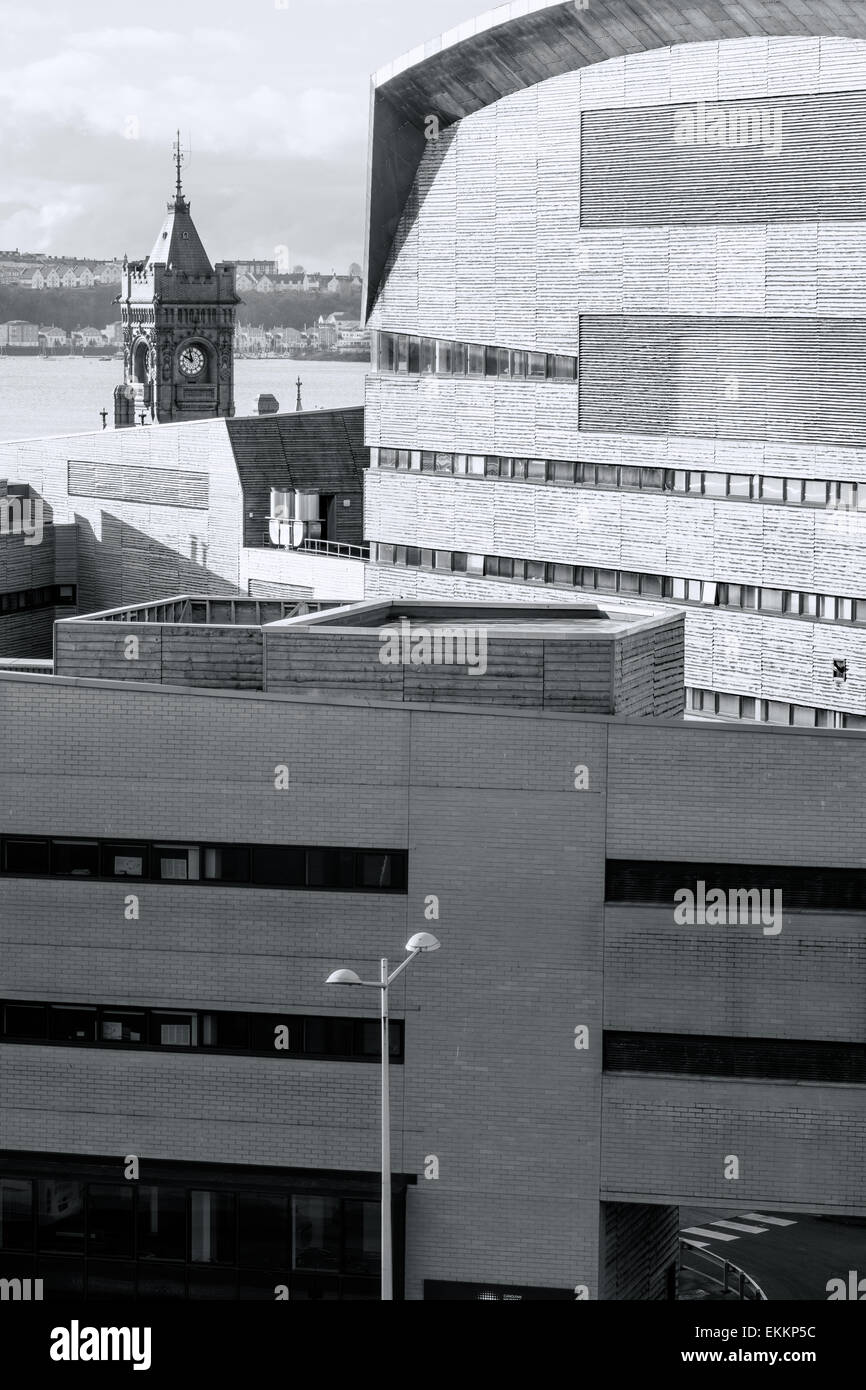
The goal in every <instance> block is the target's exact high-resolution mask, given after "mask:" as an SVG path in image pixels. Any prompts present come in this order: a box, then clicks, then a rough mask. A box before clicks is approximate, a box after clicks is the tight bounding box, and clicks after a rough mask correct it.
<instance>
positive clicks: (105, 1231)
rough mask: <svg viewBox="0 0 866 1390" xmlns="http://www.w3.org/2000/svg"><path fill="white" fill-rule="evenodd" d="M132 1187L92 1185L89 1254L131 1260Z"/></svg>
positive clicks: (89, 1198) (88, 1230)
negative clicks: (114, 1256)
mask: <svg viewBox="0 0 866 1390" xmlns="http://www.w3.org/2000/svg"><path fill="white" fill-rule="evenodd" d="M132 1227H133V1219H132V1187H131V1186H130V1185H129V1184H127V1185H126V1186H124V1187H121V1186H120V1184H117V1183H115V1184H112V1185H111V1186H107V1185H106V1186H102V1185H97V1184H96V1183H91V1185H90V1186H89V1188H88V1189H87V1253H88V1255H116V1256H118V1257H127V1258H131V1257H132V1255H133V1253H134V1247H133V1230H132Z"/></svg>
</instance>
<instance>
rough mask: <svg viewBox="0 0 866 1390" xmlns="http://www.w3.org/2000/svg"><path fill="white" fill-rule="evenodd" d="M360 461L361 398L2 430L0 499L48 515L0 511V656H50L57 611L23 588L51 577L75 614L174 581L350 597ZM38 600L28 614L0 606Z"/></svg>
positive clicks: (153, 595) (192, 587)
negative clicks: (18, 526)
mask: <svg viewBox="0 0 866 1390" xmlns="http://www.w3.org/2000/svg"><path fill="white" fill-rule="evenodd" d="M367 460H368V451H367V450H366V448H365V447H364V442H363V410H362V409H361V408H355V409H347V410H316V411H304V412H299V413H297V414H289V413H284V414H278V415H270V416H244V417H237V418H235V419H232V420H202V421H198V422H195V423H191V424H175V425H161V426H159V428H146V429H141V428H137V429H125V430H105V431H98V432H96V433H92V434H91V433H88V434H75V435H57V436H53V437H51V438H46V439H26V440H14V441H11V442H9V443H0V480H2V479H8V480H9V482H8V484H5V483H2V482H0V502H2V489H3V488H4V487H8V489H9V490H11V491H13V492H15V493H16V494H20V495H21V497H22V499H26V498H27V497H29V498H30V499H31V502H32V505H33V506H34V507H35V506H36V504H37V503H38V504H39V506H40V508H41V509H42V514H43V516H44V523H45V524H44V535H43V539H42V540H41V541H40V542H38V543H36V542H34V541H30V540H28V539H27V538H26V537H24V536H23V535H21V534H13V533H12V532H11V531H9V533H8V534H7V533H6V532H4V529H3V523H2V511H0V657H18V656H35V657H50V656H51V625H52V623H53V620H54V617H55V616H59V615H55V614H54V613H53V611H51V610H52V607H53V600H52V603H51V604H49V603H48V602H47V600H45V597H44V595H42V596H40V595H35V596H34V595H33V594H32V593H30V592H29V591H32V590H34V589H40V590H41V589H42V588H44V587H45V586H48V587H51V586H53V585H54V584H62V585H63V586H64V589H66V588H68V586H69V585H72V586H74V588H75V593H74V594H72V595H69V594H68V593H65V594H64V596H63V597H62V598H61V599H60V602H62V603H63V604H69V603H74V604H77V607H78V609H79V611H81V612H92V611H95V610H97V609H103V608H108V607H117V606H118V605H120V604H124V603H126V604H129V603H137V602H142V601H144V600H145V599H150V600H156V599H160V598H169V597H170V596H171V595H173V594H176V593H178V592H182V591H190V592H194V593H202V594H208V593H217V594H225V593H234V594H239V595H251V596H252V597H254V598H255V597H258V598H266V597H275V598H283V599H286V600H289V599H293V598H294V599H301V598H310V599H313V598H315V599H316V600H320V601H336V600H345V599H347V598H353V597H362V596H363V592H364V563H363V557H364V556H365V555H366V553H367V552H366V549H365V548H364V547H363V545H362V541H363V491H362V489H363V472H364V469H365V468H366V465H367ZM301 513H303V518H306V520H304V519H303V518H302V517H301ZM61 537H62V540H61V539H60V538H61ZM58 545H59V546H60V550H59V551H57V546H58ZM55 553H57V555H58V558H57V559H56V560H55ZM25 591H27V593H25ZM7 594H8V595H9V596H10V597H8V598H7ZM13 594H14V595H18V594H22V595H24V596H23V597H22V598H20V599H17V598H12V597H11V595H13ZM37 600H38V601H37ZM4 603H5V604H7V607H4ZM13 604H17V605H18V606H17V607H15V608H14V609H13V608H11V607H10V606H9V605H13ZM34 607H38V608H39V609H40V616H39V617H38V618H37V619H36V621H35V624H34V621H33V619H30V618H28V619H27V620H25V621H24V622H23V624H22V623H21V622H20V621H19V620H18V619H16V618H15V617H14V616H12V615H13V613H17V612H19V611H21V612H23V611H25V610H27V611H32V610H33V609H34ZM7 613H8V616H7ZM43 614H44V617H43V616H42V615H43Z"/></svg>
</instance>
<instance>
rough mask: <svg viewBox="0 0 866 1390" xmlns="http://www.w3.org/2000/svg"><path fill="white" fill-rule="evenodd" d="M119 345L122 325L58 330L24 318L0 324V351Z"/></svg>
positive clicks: (55, 327) (59, 349) (47, 350)
mask: <svg viewBox="0 0 866 1390" xmlns="http://www.w3.org/2000/svg"><path fill="white" fill-rule="evenodd" d="M122 342H123V337H122V326H121V324H119V323H110V324H108V325H107V326H106V327H105V328H90V327H84V328H73V329H66V328H59V327H58V326H57V325H56V324H47V325H43V324H36V323H28V322H27V320H26V319H9V320H8V322H6V323H0V349H2V348H7V347H11V348H30V349H33V348H36V349H39V348H42V349H43V350H44V351H46V352H58V351H67V350H68V349H70V348H75V349H79V348H95V347H101V348H116V347H120V346H121V345H122Z"/></svg>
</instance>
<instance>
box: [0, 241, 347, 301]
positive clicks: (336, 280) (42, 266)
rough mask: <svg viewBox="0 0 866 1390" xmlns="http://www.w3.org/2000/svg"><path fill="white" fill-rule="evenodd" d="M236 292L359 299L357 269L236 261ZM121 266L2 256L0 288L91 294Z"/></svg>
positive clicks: (116, 276)
mask: <svg viewBox="0 0 866 1390" xmlns="http://www.w3.org/2000/svg"><path fill="white" fill-rule="evenodd" d="M233 264H234V265H235V266H236V268H237V279H236V283H237V288H238V290H239V291H240V293H241V294H243V292H244V291H246V292H247V293H250V292H255V293H256V294H286V293H288V294H332V295H339V296H340V297H341V298H343V299H351V298H353V296H356V295H359V294H360V293H361V288H362V284H363V281H362V277H361V269H360V266H358V265H357V264H352V265H351V266H350V267H349V273H348V275H337V274H335V273H334V271H332V272H331V274H330V275H321V274H319V272H318V271H316V272H314V273H310V272H308V271H306V270H304V268H303V266H295V267H294V269H293V270H292V271H291V272H285V271H283V270H282V269H281V267H280V262H279V261H276V260H273V261H269V260H260V261H235V262H233ZM122 265H123V262H122V261H117V260H114V261H92V260H78V259H76V258H74V257H72V258H65V259H64V258H63V257H57V256H43V255H41V254H34V255H31V256H28V255H23V256H22V255H21V254H20V253H19V252H17V251H0V285H16V286H18V287H20V288H21V289H29V290H75V289H92V288H93V286H94V285H119V284H120V279H121V270H122Z"/></svg>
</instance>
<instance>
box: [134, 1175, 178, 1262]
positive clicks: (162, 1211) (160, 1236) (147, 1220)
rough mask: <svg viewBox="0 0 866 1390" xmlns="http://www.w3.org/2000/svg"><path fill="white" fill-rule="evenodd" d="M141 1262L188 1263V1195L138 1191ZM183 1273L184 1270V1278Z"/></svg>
mask: <svg viewBox="0 0 866 1390" xmlns="http://www.w3.org/2000/svg"><path fill="white" fill-rule="evenodd" d="M138 1258H139V1259H140V1260H184V1259H186V1193H185V1192H184V1191H182V1190H179V1189H176V1188H171V1187H151V1186H144V1187H140V1188H139V1189H138ZM182 1273H183V1271H182V1270H181V1274H182Z"/></svg>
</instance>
